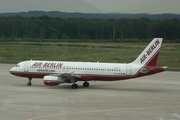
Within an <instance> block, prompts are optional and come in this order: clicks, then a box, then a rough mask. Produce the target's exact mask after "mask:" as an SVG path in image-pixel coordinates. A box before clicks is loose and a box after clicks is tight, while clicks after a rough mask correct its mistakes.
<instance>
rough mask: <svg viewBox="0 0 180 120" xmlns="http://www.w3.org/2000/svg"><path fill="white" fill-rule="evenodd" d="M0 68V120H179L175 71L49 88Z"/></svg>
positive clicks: (179, 74)
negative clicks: (129, 78) (29, 82)
mask: <svg viewBox="0 0 180 120" xmlns="http://www.w3.org/2000/svg"><path fill="white" fill-rule="evenodd" d="M13 66H15V65H14V64H0V120H180V72H170V71H166V72H163V73H159V74H156V75H152V76H148V77H142V78H136V79H131V80H125V81H115V82H99V81H98V82H94V81H92V82H90V86H89V87H88V88H84V87H83V86H82V84H83V82H77V83H78V85H79V88H78V89H71V84H61V85H59V86H54V87H49V86H45V85H44V84H43V79H33V80H32V86H26V83H27V82H28V79H27V78H20V77H16V76H13V75H11V74H10V73H9V69H10V68H11V67H13Z"/></svg>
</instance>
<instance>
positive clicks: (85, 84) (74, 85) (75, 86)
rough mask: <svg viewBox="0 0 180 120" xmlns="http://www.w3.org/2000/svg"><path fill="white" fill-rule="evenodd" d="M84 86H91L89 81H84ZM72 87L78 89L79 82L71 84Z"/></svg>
mask: <svg viewBox="0 0 180 120" xmlns="http://www.w3.org/2000/svg"><path fill="white" fill-rule="evenodd" d="M83 87H89V83H88V82H84V83H83ZM71 88H72V89H77V88H78V84H76V83H75V82H74V83H73V84H72V86H71Z"/></svg>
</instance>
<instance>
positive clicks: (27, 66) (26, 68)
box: [24, 62, 29, 72]
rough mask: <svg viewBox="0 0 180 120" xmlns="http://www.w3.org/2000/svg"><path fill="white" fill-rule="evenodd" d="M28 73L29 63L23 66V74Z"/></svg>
mask: <svg viewBox="0 0 180 120" xmlns="http://www.w3.org/2000/svg"><path fill="white" fill-rule="evenodd" d="M28 71H29V62H26V63H25V64H24V72H28Z"/></svg>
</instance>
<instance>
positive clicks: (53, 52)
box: [0, 42, 180, 70]
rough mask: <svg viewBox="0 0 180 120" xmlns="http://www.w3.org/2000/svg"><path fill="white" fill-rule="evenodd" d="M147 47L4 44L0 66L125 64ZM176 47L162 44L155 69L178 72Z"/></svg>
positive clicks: (179, 50)
mask: <svg viewBox="0 0 180 120" xmlns="http://www.w3.org/2000/svg"><path fill="white" fill-rule="evenodd" d="M147 44H148V43H108V42H105V43H96V42H43V43H40V42H18V43H15V42H6V43H1V44H0V62H2V63H17V62H20V61H24V60H30V59H34V60H61V61H86V62H96V61H100V62H117V63H125V62H126V63H128V62H132V61H133V60H135V59H136V57H137V56H138V55H139V54H140V53H141V52H142V50H143V49H144V48H145V47H146V46H147ZM179 53H180V44H179V43H163V45H162V49H161V52H160V56H159V59H158V63H157V65H159V66H168V67H169V69H170V70H180V54H179Z"/></svg>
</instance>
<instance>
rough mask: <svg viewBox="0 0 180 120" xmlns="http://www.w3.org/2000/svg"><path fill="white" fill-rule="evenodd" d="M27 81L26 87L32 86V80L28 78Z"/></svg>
mask: <svg viewBox="0 0 180 120" xmlns="http://www.w3.org/2000/svg"><path fill="white" fill-rule="evenodd" d="M28 79H29V82H28V83H27V86H31V85H32V84H31V80H32V78H28Z"/></svg>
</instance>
